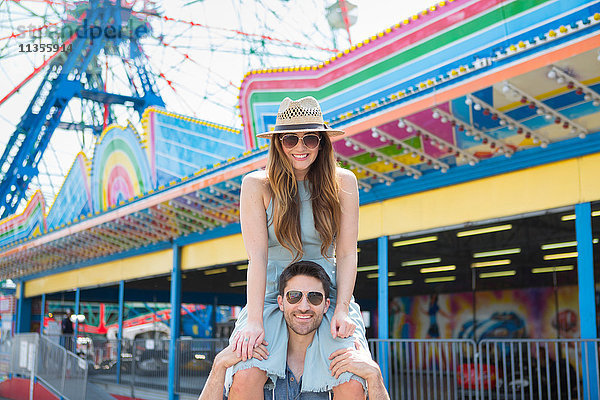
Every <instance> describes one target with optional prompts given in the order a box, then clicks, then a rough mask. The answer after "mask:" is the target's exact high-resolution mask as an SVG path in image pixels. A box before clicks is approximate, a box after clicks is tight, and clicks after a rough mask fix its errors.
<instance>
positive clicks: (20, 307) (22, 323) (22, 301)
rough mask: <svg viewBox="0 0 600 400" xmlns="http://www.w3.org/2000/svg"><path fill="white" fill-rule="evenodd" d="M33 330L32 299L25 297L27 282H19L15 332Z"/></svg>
mask: <svg viewBox="0 0 600 400" xmlns="http://www.w3.org/2000/svg"><path fill="white" fill-rule="evenodd" d="M30 330H31V299H27V298H25V282H20V283H19V301H18V302H17V321H16V326H15V333H25V332H29V331H30Z"/></svg>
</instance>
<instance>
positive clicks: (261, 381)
mask: <svg viewBox="0 0 600 400" xmlns="http://www.w3.org/2000/svg"><path fill="white" fill-rule="evenodd" d="M266 382H267V373H266V372H265V371H263V370H261V369H259V368H256V367H254V368H248V369H243V370H241V371H238V372H236V373H235V375H233V383H232V384H231V388H230V389H229V400H264V398H265V393H264V391H263V388H264V386H265V383H266ZM359 385H360V384H359ZM361 389H362V386H361Z"/></svg>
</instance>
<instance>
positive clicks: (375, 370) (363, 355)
mask: <svg viewBox="0 0 600 400" xmlns="http://www.w3.org/2000/svg"><path fill="white" fill-rule="evenodd" d="M354 346H355V347H356V349H340V350H337V351H335V352H333V353H331V355H330V356H329V359H330V360H331V364H330V365H329V369H330V370H331V375H333V376H335V377H336V379H337V378H339V377H340V375H341V374H342V373H343V372H351V373H353V374H355V375H358V376H360V377H361V378H364V379H365V380H369V379H373V378H377V377H380V376H381V370H380V369H379V365H377V363H376V362H375V361H374V360H373V359H372V358H371V354H370V353H369V352H368V351H366V349H364V348H363V347H362V346H361V345H360V343H359V342H358V341H356V342H355V343H354Z"/></svg>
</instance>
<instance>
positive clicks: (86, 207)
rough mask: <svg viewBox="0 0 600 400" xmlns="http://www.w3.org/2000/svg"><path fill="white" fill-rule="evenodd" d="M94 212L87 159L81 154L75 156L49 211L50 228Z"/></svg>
mask: <svg viewBox="0 0 600 400" xmlns="http://www.w3.org/2000/svg"><path fill="white" fill-rule="evenodd" d="M91 212H92V194H91V189H90V184H89V177H88V175H87V171H86V166H85V160H84V158H83V156H82V155H81V154H80V155H78V156H77V157H76V158H75V162H74V163H73V166H72V167H71V169H70V171H69V174H68V175H67V177H66V178H65V181H64V183H63V185H62V187H61V188H60V192H59V193H58V195H57V196H56V199H55V200H54V203H52V208H51V209H50V211H49V212H48V217H47V218H46V224H47V227H48V229H52V228H56V227H58V226H60V225H62V224H66V223H67V222H71V221H73V220H74V219H75V218H77V217H79V216H81V215H87V214H88V213H91Z"/></svg>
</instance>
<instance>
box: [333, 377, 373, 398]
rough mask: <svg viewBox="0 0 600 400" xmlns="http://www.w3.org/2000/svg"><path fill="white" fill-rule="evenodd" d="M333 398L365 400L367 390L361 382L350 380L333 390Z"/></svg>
mask: <svg viewBox="0 0 600 400" xmlns="http://www.w3.org/2000/svg"><path fill="white" fill-rule="evenodd" d="M333 398H334V400H335V399H338V400H365V390H364V389H363V385H362V384H361V383H360V382H359V381H357V380H355V379H350V380H349V381H348V382H346V383H342V384H341V385H338V386H336V387H334V388H333Z"/></svg>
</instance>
